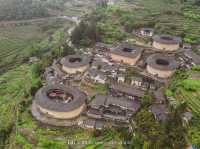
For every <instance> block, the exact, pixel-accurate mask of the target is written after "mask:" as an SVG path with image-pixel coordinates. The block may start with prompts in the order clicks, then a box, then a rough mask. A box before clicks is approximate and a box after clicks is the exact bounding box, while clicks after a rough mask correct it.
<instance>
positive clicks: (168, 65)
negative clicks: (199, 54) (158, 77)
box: [147, 54, 178, 70]
mask: <svg viewBox="0 0 200 149" xmlns="http://www.w3.org/2000/svg"><path fill="white" fill-rule="evenodd" d="M147 64H148V65H149V66H151V67H153V68H156V69H159V70H174V69H176V68H177V67H178V64H177V62H176V60H175V58H174V57H172V56H169V55H165V54H153V55H151V56H149V57H148V58H147Z"/></svg>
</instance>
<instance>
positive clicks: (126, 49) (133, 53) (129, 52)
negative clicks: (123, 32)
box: [111, 43, 143, 58]
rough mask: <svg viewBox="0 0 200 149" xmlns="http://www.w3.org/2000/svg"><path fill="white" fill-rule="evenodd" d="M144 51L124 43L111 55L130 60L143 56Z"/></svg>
mask: <svg viewBox="0 0 200 149" xmlns="http://www.w3.org/2000/svg"><path fill="white" fill-rule="evenodd" d="M142 51H143V49H141V48H140V47H138V46H135V45H131V44H129V43H123V44H121V45H120V46H118V47H117V48H114V49H113V50H112V51H111V54H116V55H121V56H125V57H129V58H136V57H138V56H139V55H141V53H142Z"/></svg>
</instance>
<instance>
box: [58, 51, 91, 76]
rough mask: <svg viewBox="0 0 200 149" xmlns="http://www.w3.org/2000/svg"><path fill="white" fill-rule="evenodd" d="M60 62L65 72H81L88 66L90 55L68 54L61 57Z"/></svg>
mask: <svg viewBox="0 0 200 149" xmlns="http://www.w3.org/2000/svg"><path fill="white" fill-rule="evenodd" d="M60 64H61V67H62V70H63V71H64V72H65V73H69V74H75V73H82V72H84V71H86V70H87V69H88V68H89V65H90V57H88V56H86V55H68V56H66V57H64V58H62V59H61V61H60Z"/></svg>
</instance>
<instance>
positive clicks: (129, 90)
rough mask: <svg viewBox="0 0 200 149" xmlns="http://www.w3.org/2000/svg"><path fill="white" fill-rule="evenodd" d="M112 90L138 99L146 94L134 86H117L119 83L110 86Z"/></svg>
mask: <svg viewBox="0 0 200 149" xmlns="http://www.w3.org/2000/svg"><path fill="white" fill-rule="evenodd" d="M110 88H111V89H113V90H116V91H119V92H122V93H125V94H127V95H130V96H136V97H143V96H144V94H145V92H144V91H143V90H141V89H138V88H136V87H133V86H126V85H122V84H117V83H113V84H112V85H111V86H110Z"/></svg>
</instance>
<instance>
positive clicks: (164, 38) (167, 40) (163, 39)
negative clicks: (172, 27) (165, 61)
mask: <svg viewBox="0 0 200 149" xmlns="http://www.w3.org/2000/svg"><path fill="white" fill-rule="evenodd" d="M153 40H154V41H156V42H159V43H163V44H180V43H181V42H182V40H181V38H180V37H176V36H171V35H155V36H154V37H153Z"/></svg>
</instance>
